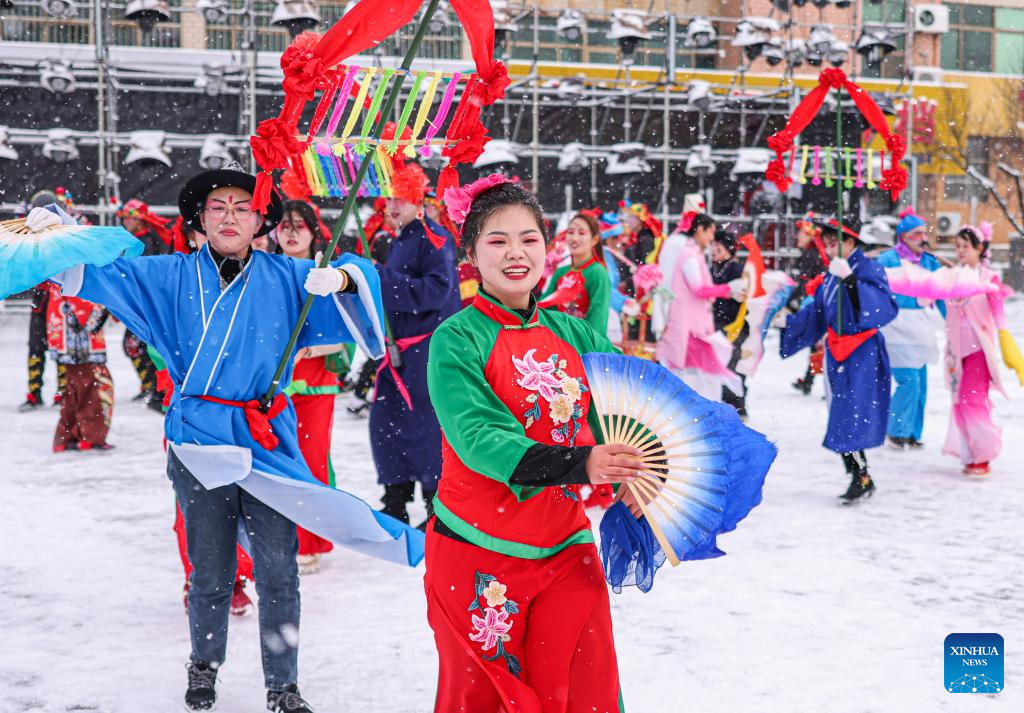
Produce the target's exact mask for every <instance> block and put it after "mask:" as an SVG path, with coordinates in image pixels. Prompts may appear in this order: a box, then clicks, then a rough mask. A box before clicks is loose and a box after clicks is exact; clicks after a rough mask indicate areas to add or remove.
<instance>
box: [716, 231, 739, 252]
mask: <svg viewBox="0 0 1024 713" xmlns="http://www.w3.org/2000/svg"><path fill="white" fill-rule="evenodd" d="M714 240H715V242H716V243H720V244H721V246H722V247H723V248H725V249H726V250H728V251H729V254H731V255H735V254H736V236H735V235H733V234H732V233H730V232H729V231H728V230H723V229H721V228H719V229H718V230H716V231H715V238H714Z"/></svg>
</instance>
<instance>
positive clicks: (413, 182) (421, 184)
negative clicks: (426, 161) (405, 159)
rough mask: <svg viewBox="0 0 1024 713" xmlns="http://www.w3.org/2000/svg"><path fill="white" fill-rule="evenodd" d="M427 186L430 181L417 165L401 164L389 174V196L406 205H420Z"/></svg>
mask: <svg viewBox="0 0 1024 713" xmlns="http://www.w3.org/2000/svg"><path fill="white" fill-rule="evenodd" d="M429 186H430V180H429V179H428V178H427V174H425V173H424V172H423V169H422V168H420V165H419V164H418V163H407V164H402V165H401V167H400V168H398V169H397V170H396V171H395V172H394V173H393V174H391V195H392V196H394V197H395V198H401V199H402V200H404V201H406V202H407V203H412V204H414V205H420V204H422V203H423V199H424V198H425V197H426V195H427V188H428V187H429Z"/></svg>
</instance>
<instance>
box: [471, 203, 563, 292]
mask: <svg viewBox="0 0 1024 713" xmlns="http://www.w3.org/2000/svg"><path fill="white" fill-rule="evenodd" d="M546 252H547V251H546V249H545V246H544V235H543V233H541V231H540V226H538V225H537V219H536V217H534V214H533V213H532V212H531V211H530V210H529V209H528V208H526V207H525V206H520V205H510V206H506V207H504V208H499V209H498V210H496V211H495V212H494V213H493V214H492V215H491V216H490V217H489V218H488V219H487V220H486V221H485V222H484V225H483V228H482V229H481V231H480V237H479V238H478V239H477V241H476V243H475V245H474V246H473V252H472V253H471V254H470V259H471V261H472V262H473V264H474V265H475V266H476V268H477V269H478V270H479V271H480V277H481V283H482V285H483V288H484V290H486V291H487V292H488V294H490V295H491V296H492V297H494V298H495V299H497V300H498V301H499V302H501V303H502V304H503V305H505V306H506V307H508V308H510V309H527V308H528V307H529V306H530V293H531V292H532V291H533V288H535V287H536V286H537V283H538V282H540V277H541V274H542V272H543V270H544V256H545V255H546Z"/></svg>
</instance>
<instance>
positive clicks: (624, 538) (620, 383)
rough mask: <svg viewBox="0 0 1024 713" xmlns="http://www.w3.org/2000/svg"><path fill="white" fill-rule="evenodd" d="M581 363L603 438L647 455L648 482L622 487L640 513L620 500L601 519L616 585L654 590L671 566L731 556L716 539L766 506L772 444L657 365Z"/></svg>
mask: <svg viewBox="0 0 1024 713" xmlns="http://www.w3.org/2000/svg"><path fill="white" fill-rule="evenodd" d="M583 364H584V366H585V367H586V371H587V380H588V381H589V385H590V390H591V397H592V401H593V403H592V407H593V408H595V409H596V410H597V415H598V421H599V429H600V435H601V437H602V438H603V440H604V442H605V443H621V444H625V445H628V446H631V447H633V448H636V449H638V450H640V451H641V452H642V453H643V455H642V457H641V458H640V468H639V470H640V471H641V473H642V476H641V477H640V478H638V479H637V480H635V481H632V482H630V483H628V484H627V485H626V486H625V487H627V488H629V491H630V493H631V494H632V495H633V497H634V498H635V499H636V501H637V503H638V504H639V506H640V509H641V510H642V512H643V517H642V518H640V519H639V520H637V518H635V517H634V516H633V515H632V513H630V511H629V509H628V508H627V507H626V506H625V505H624V504H623V503H621V502H618V503H615V504H614V505H613V506H612V507H610V508H609V509H608V511H607V512H606V513H605V515H604V518H603V519H602V521H601V557H602V560H603V562H604V566H605V575H606V576H607V578H608V581H609V583H610V584H611V585H612V587H613V588H614V589H615V591H619V590H620V589H621V587H622V586H624V585H636V586H638V587H639V588H640V589H642V590H643V591H647V590H649V589H650V587H651V585H652V584H653V581H654V573H655V572H656V571H657V569H658V567H660V566H661V565H662V564H663V563H664V562H665V560H668V561H669V562H670V563H671V564H672V565H673V566H676V565H678V564H679V563H680V562H683V561H686V560H697V559H708V558H711V557H721V556H722V555H724V554H725V553H724V552H722V550H720V549H718V546H717V545H716V542H715V538H716V537H717V536H718V535H720V534H721V533H723V532H730V531H732V530H734V529H735V528H736V525H737V523H739V521H740V520H742V519H743V518H744V517H746V516H747V514H748V513H749V512H750V511H751V510H752V509H753V508H754V507H755V506H756V505H757V504H758V503H760V502H761V488H762V487H763V485H764V479H765V476H766V475H767V474H768V469H769V468H770V467H771V465H772V462H773V461H774V460H775V454H776V448H775V446H774V445H773V444H772V443H770V442H769V441H768V440H767V439H766V438H765V437H764V436H763V435H762V434H760V433H758V432H757V431H754V430H752V429H750V428H747V427H746V426H745V425H744V424H743V422H742V421H740V418H739V416H737V415H736V411H735V410H734V409H733V408H732V407H731V406H726V405H725V404H721V403H717V402H714V401H708V400H707V399H705V398H702V397H701V396H698V395H697V393H696V392H694V391H693V389H691V388H690V387H689V386H687V385H686V384H685V383H683V381H682V380H681V379H679V378H678V377H677V376H675V375H674V374H673V373H672V372H670V371H669V370H668V369H666V368H664V367H663V366H661V365H660V364H657V363H655V362H651V361H648V360H646V359H637V358H635V357H627V356H622V355H620V354H600V353H593V354H586V355H584V357H583ZM595 435H596V434H595Z"/></svg>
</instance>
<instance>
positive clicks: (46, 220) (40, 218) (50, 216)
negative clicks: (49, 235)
mask: <svg viewBox="0 0 1024 713" xmlns="http://www.w3.org/2000/svg"><path fill="white" fill-rule="evenodd" d="M63 224H64V221H63V220H61V219H60V216H59V215H57V214H56V213H54V212H53V211H50V210H47V209H46V208H33V209H32V211H31V212H30V213H29V214H28V216H27V217H26V218H25V227H26V228H28V229H29V230H31V231H32V232H33V233H39V232H42V231H43V230H46V229H47V228H49V227H51V226H54V225H63Z"/></svg>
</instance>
